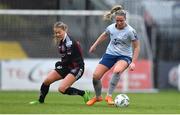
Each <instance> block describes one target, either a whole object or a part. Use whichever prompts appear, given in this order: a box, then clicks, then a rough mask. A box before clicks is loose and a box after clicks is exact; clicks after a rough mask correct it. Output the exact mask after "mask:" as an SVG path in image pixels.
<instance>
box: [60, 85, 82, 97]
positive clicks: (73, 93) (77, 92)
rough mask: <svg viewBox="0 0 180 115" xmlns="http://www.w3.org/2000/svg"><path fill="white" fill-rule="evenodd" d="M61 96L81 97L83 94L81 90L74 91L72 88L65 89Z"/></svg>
mask: <svg viewBox="0 0 180 115" xmlns="http://www.w3.org/2000/svg"><path fill="white" fill-rule="evenodd" d="M63 94H68V95H80V96H83V95H84V94H85V92H84V91H83V90H79V89H76V88H73V87H69V88H67V89H66V91H65V92H64V93H63Z"/></svg>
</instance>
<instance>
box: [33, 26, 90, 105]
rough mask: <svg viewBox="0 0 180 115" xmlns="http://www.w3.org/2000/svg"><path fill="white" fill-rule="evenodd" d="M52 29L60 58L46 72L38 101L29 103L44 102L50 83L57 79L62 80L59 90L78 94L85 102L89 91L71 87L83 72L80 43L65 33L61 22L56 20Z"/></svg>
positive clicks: (64, 27)
mask: <svg viewBox="0 0 180 115" xmlns="http://www.w3.org/2000/svg"><path fill="white" fill-rule="evenodd" d="M53 29H54V40H55V43H56V44H57V46H58V50H59V54H60V57H61V60H60V61H58V62H56V64H55V69H54V70H52V71H50V72H49V73H48V75H47V78H46V79H45V80H44V82H43V83H42V85H41V88H40V96H39V99H38V101H32V102H30V104H37V103H44V100H45V97H46V95H47V93H48V91H49V87H50V84H52V83H53V82H55V81H57V80H62V82H61V84H60V85H59V88H58V90H59V92H61V93H62V94H68V95H80V96H82V97H83V98H84V102H85V103H86V102H87V101H88V100H89V99H90V92H89V91H84V90H79V89H77V88H73V87H71V85H72V84H73V83H74V82H75V81H77V80H78V79H79V78H81V76H82V75H83V73H84V60H83V57H82V52H81V48H80V45H79V43H78V42H76V41H75V40H73V39H71V37H70V36H69V35H68V34H67V30H68V27H67V25H66V24H64V23H63V22H56V23H55V24H54V27H53Z"/></svg>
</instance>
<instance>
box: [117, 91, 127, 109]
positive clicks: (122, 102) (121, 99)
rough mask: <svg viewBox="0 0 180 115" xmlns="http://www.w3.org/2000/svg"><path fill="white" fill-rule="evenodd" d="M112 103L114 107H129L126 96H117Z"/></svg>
mask: <svg viewBox="0 0 180 115" xmlns="http://www.w3.org/2000/svg"><path fill="white" fill-rule="evenodd" d="M114 102H115V106H116V107H127V106H128V105H129V97H128V96H127V95H126V94H118V95H117V96H116V97H115V99H114Z"/></svg>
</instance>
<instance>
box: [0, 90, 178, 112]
mask: <svg viewBox="0 0 180 115" xmlns="http://www.w3.org/2000/svg"><path fill="white" fill-rule="evenodd" d="M116 94H117V93H116ZM116 94H114V95H113V97H115V95H116ZM92 95H93V94H92ZM127 95H128V96H129V98H130V105H129V106H128V107H127V108H117V107H115V106H109V105H107V104H106V102H105V101H103V102H100V103H96V104H95V105H93V106H86V105H85V103H84V102H83V99H82V98H81V97H80V96H68V95H62V94H60V93H58V92H49V94H48V95H47V98H46V102H45V104H37V105H29V104H28V103H29V102H30V101H33V100H36V99H37V97H38V92H36V91H0V114H132V113H135V114H154V113H156V114H158V113H160V114H179V113H180V92H178V91H174V90H166V91H160V92H159V93H127ZM103 96H105V93H104V94H103Z"/></svg>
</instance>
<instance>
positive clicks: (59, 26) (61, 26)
mask: <svg viewBox="0 0 180 115" xmlns="http://www.w3.org/2000/svg"><path fill="white" fill-rule="evenodd" d="M54 28H61V29H62V30H64V31H66V32H67V30H68V26H67V25H66V24H65V23H63V22H61V21H59V22H56V23H55V24H54V26H53V29H54ZM53 41H54V43H55V45H58V43H59V42H60V41H59V39H58V38H56V36H55V35H54V37H53Z"/></svg>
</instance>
